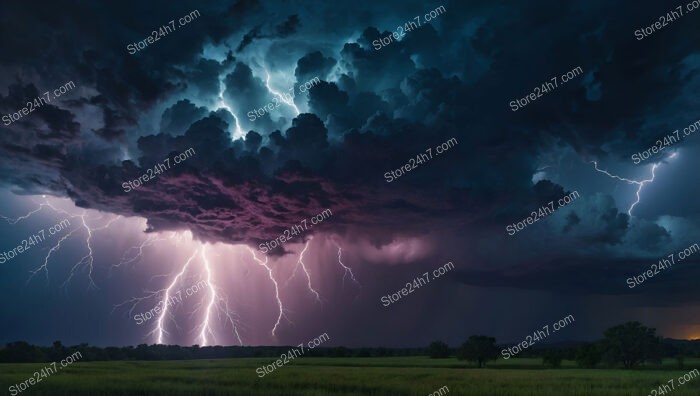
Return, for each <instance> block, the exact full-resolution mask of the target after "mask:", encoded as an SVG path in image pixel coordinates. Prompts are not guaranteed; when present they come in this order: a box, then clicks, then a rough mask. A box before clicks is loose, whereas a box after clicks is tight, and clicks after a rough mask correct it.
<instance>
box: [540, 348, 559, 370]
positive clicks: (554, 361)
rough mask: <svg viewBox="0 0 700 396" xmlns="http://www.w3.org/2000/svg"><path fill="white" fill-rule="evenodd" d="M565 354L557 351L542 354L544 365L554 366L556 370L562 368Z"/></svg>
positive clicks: (552, 350) (551, 350)
mask: <svg viewBox="0 0 700 396" xmlns="http://www.w3.org/2000/svg"><path fill="white" fill-rule="evenodd" d="M562 358H563V353H562V352H561V351H558V350H556V349H549V350H546V351H544V352H543V353H542V364H544V365H547V366H552V367H554V368H557V367H560V366H561V360H562Z"/></svg>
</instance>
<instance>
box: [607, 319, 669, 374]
mask: <svg viewBox="0 0 700 396" xmlns="http://www.w3.org/2000/svg"><path fill="white" fill-rule="evenodd" d="M603 347H604V349H605V358H606V360H608V361H609V362H620V363H622V365H623V366H624V367H625V368H627V369H629V368H634V367H636V366H638V365H639V364H640V363H642V362H644V361H645V360H658V359H659V337H657V336H656V329H653V328H649V327H646V326H644V325H642V324H641V323H639V322H627V323H625V324H621V325H619V326H615V327H611V328H609V329H607V330H605V339H604V340H603Z"/></svg>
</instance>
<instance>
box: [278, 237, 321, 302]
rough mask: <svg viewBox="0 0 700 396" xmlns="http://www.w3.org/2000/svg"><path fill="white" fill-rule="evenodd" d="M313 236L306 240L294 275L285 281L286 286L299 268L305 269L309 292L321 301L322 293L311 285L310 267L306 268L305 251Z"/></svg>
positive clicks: (293, 273)
mask: <svg viewBox="0 0 700 396" xmlns="http://www.w3.org/2000/svg"><path fill="white" fill-rule="evenodd" d="M311 239H312V238H309V240H308V241H306V244H305V245H304V249H302V251H301V253H299V260H297V265H296V266H295V267H294V272H292V276H290V277H289V279H287V281H286V282H285V283H284V284H285V286H286V285H287V284H288V283H289V281H291V280H292V278H294V276H295V275H296V274H297V270H298V269H299V268H301V269H302V270H303V271H304V274H305V275H306V286H307V288H308V289H309V292H310V293H311V294H313V295H314V297H315V298H316V301H318V302H321V295H320V294H318V291H316V289H314V288H313V286H311V274H310V273H309V269H308V268H306V264H304V253H306V249H308V248H309V243H310V242H311Z"/></svg>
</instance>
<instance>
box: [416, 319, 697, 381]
mask: <svg viewBox="0 0 700 396" xmlns="http://www.w3.org/2000/svg"><path fill="white" fill-rule="evenodd" d="M507 346H508V345H505V347H507ZM501 347H503V345H502V346H501ZM501 351H502V349H500V348H499V347H498V346H497V345H496V339H495V338H494V337H489V336H484V335H473V336H471V337H469V339H468V340H466V341H465V342H464V343H463V344H462V345H461V346H460V347H459V348H457V349H451V348H450V347H449V346H448V345H447V344H446V343H444V342H442V341H433V342H432V343H431V344H430V345H429V346H428V354H429V356H430V357H431V358H434V359H439V358H447V357H450V356H456V357H457V359H459V360H466V361H469V362H473V363H474V364H475V366H476V367H479V368H482V367H485V366H486V363H487V362H488V361H492V360H496V359H498V357H499V356H500V355H501V354H502V353H501ZM518 356H519V357H539V358H542V363H543V364H544V365H547V366H550V367H559V366H560V365H561V362H562V360H573V361H576V363H577V364H578V365H579V367H582V368H595V367H599V366H600V367H623V368H626V369H632V368H636V367H639V366H642V365H644V364H645V363H654V364H660V363H661V359H663V358H675V359H676V361H677V363H678V367H679V368H683V363H684V359H685V358H686V357H700V341H686V340H672V339H664V340H662V339H661V338H660V337H659V336H657V335H656V329H654V328H649V327H646V326H644V325H643V324H641V323H640V322H627V323H624V324H621V325H618V326H614V327H611V328H609V329H607V330H605V333H604V334H603V339H601V340H598V341H596V342H590V343H579V344H577V345H571V346H562V347H552V346H549V347H539V348H534V347H533V348H528V349H523V350H522V351H521V352H519V353H518Z"/></svg>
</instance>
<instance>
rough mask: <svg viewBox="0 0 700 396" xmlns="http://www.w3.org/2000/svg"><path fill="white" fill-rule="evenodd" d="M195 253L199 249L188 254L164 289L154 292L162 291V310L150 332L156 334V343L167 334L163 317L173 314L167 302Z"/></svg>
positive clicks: (171, 317)
mask: <svg viewBox="0 0 700 396" xmlns="http://www.w3.org/2000/svg"><path fill="white" fill-rule="evenodd" d="M197 253H199V249H197V250H195V251H194V253H193V254H192V256H190V258H189V259H187V261H186V262H185V265H183V266H182V269H181V270H180V272H179V273H178V274H177V275H176V276H175V278H173V280H172V282H170V285H169V286H168V287H167V288H165V291H163V290H159V291H157V292H156V293H157V294H160V293H161V292H162V293H163V299H162V300H160V303H159V304H161V305H162V306H163V311H162V312H161V314H160V316H159V317H158V321H157V322H156V327H155V329H153V331H152V332H151V333H149V335H150V334H153V333H155V334H156V341H157V343H158V344H162V343H163V335H167V334H168V332H167V331H166V330H165V324H164V322H165V317H166V315H169V316H170V319H172V320H174V319H175V318H174V316H173V315H172V314H169V311H168V304H169V302H170V295H171V293H172V291H173V289H174V288H175V286H176V285H177V284H178V283H179V282H180V279H182V277H183V276H184V274H185V272H186V271H187V269H188V268H189V267H190V264H191V263H192V260H194V258H195V257H196V256H197Z"/></svg>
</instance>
